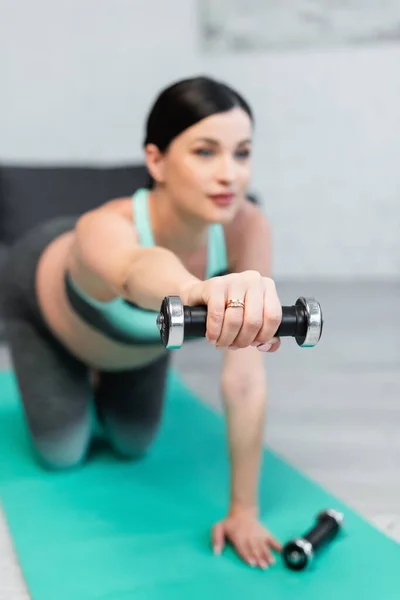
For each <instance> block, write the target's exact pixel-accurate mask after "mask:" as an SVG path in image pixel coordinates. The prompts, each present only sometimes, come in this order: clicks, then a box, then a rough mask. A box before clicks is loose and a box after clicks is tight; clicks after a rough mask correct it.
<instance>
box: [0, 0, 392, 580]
mask: <svg viewBox="0 0 400 600" xmlns="http://www.w3.org/2000/svg"><path fill="white" fill-rule="evenodd" d="M399 65H400V5H399V3H398V2H395V1H394V0H391V1H390V0H369V2H365V0H364V1H360V0H347V1H344V2H340V3H339V2H333V1H329V0H324V1H319V2H316V1H304V0H296V1H290V2H289V1H288V0H286V1H283V0H280V1H279V3H278V1H276V0H258V1H256V0H246V2H244V1H239V0H229V1H222V0H220V1H219V2H212V0H169V2H165V1H162V0H146V2H139V1H138V0H114V1H113V2H110V1H106V0H79V2H78V0H68V1H66V0H59V1H58V2H51V1H50V0H34V1H29V2H28V0H0V265H1V260H2V257H3V259H4V257H5V255H6V252H7V247H8V245H9V244H10V243H12V241H13V240H14V239H15V238H16V237H18V235H20V234H21V233H23V232H24V231H25V230H26V229H27V228H29V227H30V226H31V225H33V224H34V223H35V222H36V221H38V220H40V219H43V218H46V217H47V216H52V215H53V214H60V213H64V214H65V213H69V212H75V211H76V210H77V209H78V210H81V209H82V210H84V209H86V208H87V207H90V206H92V205H94V204H100V203H101V202H103V201H105V200H107V199H109V198H110V197H113V196H114V195H119V194H121V193H124V194H129V193H132V192H133V191H134V188H136V187H137V186H138V185H140V184H141V183H142V182H143V181H144V177H145V175H144V169H143V153H142V140H143V134H144V122H145V118H146V116H147V112H148V110H149V108H150V105H151V103H152V102H153V101H154V98H155V96H156V95H157V94H158V92H159V91H160V89H161V88H163V87H164V86H166V85H169V84H170V83H172V82H173V81H175V80H177V79H179V78H182V77H186V76H193V75H198V74H206V75H209V76H214V77H216V78H219V79H222V80H224V81H226V82H227V83H229V84H231V85H233V86H235V87H237V88H238V90H239V91H240V92H241V93H243V94H244V96H245V97H246V98H247V100H248V101H249V102H250V104H251V106H252V108H253V110H254V113H255V117H256V131H255V150H254V159H253V160H254V177H253V181H252V186H251V192H252V193H253V194H254V195H255V197H256V198H257V201H258V202H259V203H260V205H261V207H262V210H263V211H264V213H265V214H266V215H267V217H268V219H269V220H270V223H271V226H272V232H273V244H274V258H273V270H274V273H273V277H274V278H275V279H276V281H277V286H278V291H279V292H280V297H281V300H282V303H284V304H291V303H294V301H295V300H296V299H297V297H298V296H300V295H308V296H315V297H316V298H317V299H318V300H319V301H320V302H321V306H322V309H323V312H324V317H325V329H324V335H323V338H322V340H321V342H320V344H319V345H318V346H317V347H316V348H314V349H310V350H303V349H299V348H297V347H296V345H295V344H294V343H293V342H291V341H286V342H285V341H284V343H283V344H282V349H281V351H280V352H279V353H277V355H274V356H267V357H266V368H267V370H268V373H269V378H270V400H269V411H268V417H267V422H266V437H265V439H266V443H267V444H268V445H269V446H270V447H271V448H272V449H274V450H275V451H276V452H278V453H279V454H280V455H281V456H284V457H285V458H286V459H287V460H289V461H290V462H291V463H292V464H294V465H295V466H297V467H298V468H300V469H301V470H302V471H303V472H305V473H307V474H308V475H309V476H311V477H312V478H313V479H315V480H317V481H318V482H319V483H321V484H322V485H324V486H326V487H327V488H328V489H329V490H330V491H332V492H333V493H334V494H336V495H338V496H339V497H340V498H341V499H343V500H344V501H346V502H348V503H349V505H351V506H352V507H353V508H355V509H357V510H358V511H360V512H361V514H363V515H364V516H365V518H367V519H368V520H369V521H370V522H371V523H373V524H375V525H376V526H377V527H379V528H380V529H382V531H385V533H386V534H387V535H389V536H391V537H394V538H396V539H399V540H400V508H399V507H400V466H399V465H400V441H399V440H400V437H399V435H398V432H399V429H400V403H399V400H400V336H399V333H400V325H399V319H398V317H397V315H398V313H399V306H400V166H399V165H400V133H399V132H400V68H399ZM0 291H1V290H0ZM0 331H1V319H0ZM0 335H1V334H0ZM0 348H1V350H0V368H4V369H5V368H9V367H10V362H9V355H8V352H7V347H6V346H5V344H4V343H3V345H1V344H0ZM175 360H176V364H177V367H178V368H179V369H180V371H181V372H182V374H183V376H184V377H185V378H186V379H187V381H188V382H189V384H190V385H191V386H192V387H193V388H194V389H195V390H196V391H199V393H201V395H202V397H203V398H204V401H205V402H208V403H210V404H211V405H213V406H215V408H216V409H217V410H220V409H221V406H220V400H219V389H218V385H219V382H218V375H219V367H220V363H219V362H218V360H219V356H218V357H217V360H215V355H214V354H213V353H212V352H211V353H210V351H209V349H208V348H206V347H205V345H204V344H203V343H202V342H199V343H195V344H193V345H191V347H190V349H189V350H188V352H185V353H179V352H178V353H176V355H175ZM205 369H207V370H205ZM205 372H207V375H208V376H207V381H204V376H203V374H204V373H205ZM210 373H211V376H210ZM0 537H1V534H0ZM3 540H4V536H3ZM5 543H6V542H4V544H5ZM6 554H7V551H6V550H4V551H3V552H1V544H0V556H3V562H4V561H6V558H7V557H6ZM1 564H2V562H1V560H0V574H1V571H2V569H1ZM0 578H1V577H0Z"/></svg>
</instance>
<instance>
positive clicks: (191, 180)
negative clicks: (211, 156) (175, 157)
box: [173, 155, 210, 188]
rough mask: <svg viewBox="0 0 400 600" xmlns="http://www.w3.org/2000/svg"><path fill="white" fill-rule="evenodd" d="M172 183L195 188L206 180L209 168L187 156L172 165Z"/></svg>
mask: <svg viewBox="0 0 400 600" xmlns="http://www.w3.org/2000/svg"><path fill="white" fill-rule="evenodd" d="M173 171H174V177H173V179H174V183H175V185H176V183H177V182H178V181H179V185H180V186H185V187H186V188H188V187H191V188H195V187H198V186H201V185H202V184H203V183H204V182H206V181H207V180H208V179H209V177H210V175H209V169H207V168H206V166H205V165H202V164H201V162H200V161H199V160H198V159H197V158H196V157H193V156H190V155H189V156H187V157H185V158H184V159H183V160H182V159H180V161H179V162H178V163H177V164H176V165H174V169H173Z"/></svg>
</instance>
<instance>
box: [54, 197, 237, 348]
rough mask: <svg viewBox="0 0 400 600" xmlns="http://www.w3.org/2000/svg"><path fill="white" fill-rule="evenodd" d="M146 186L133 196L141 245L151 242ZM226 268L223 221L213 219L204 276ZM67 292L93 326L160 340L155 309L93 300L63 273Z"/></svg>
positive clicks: (124, 336) (124, 337) (134, 338)
mask: <svg viewBox="0 0 400 600" xmlns="http://www.w3.org/2000/svg"><path fill="white" fill-rule="evenodd" d="M148 196H149V190H147V189H144V188H141V189H139V190H138V191H137V192H136V193H135V194H134V195H133V196H132V202H133V210H134V215H135V227H136V229H137V231H138V233H139V238H140V243H141V245H142V246H143V247H151V246H154V238H153V233H152V230H151V223H150V218H149V210H148ZM227 272H228V260H227V253H226V245H225V237H224V231H223V228H222V225H220V224H219V223H214V224H212V225H210V228H209V243H208V259H207V270H206V279H210V278H211V277H215V276H217V275H224V274H226V273H227ZM65 286H66V292H67V295H68V298H69V301H70V302H71V305H72V307H73V308H74V310H75V311H76V312H77V313H78V314H79V315H80V316H81V317H82V318H83V319H84V320H85V321H86V322H87V323H89V324H90V325H91V326H92V327H94V328H95V329H97V330H98V331H100V332H102V333H103V334H105V335H107V336H109V337H110V338H112V339H114V340H116V341H118V342H122V343H125V344H134V345H137V344H139V345H141V344H160V345H161V343H162V342H161V338H160V332H159V330H158V327H157V323H156V319H157V316H158V312H156V311H152V310H145V309H143V308H140V307H139V306H137V305H135V304H133V303H131V302H129V301H127V300H125V299H124V298H121V297H117V298H114V299H113V300H110V301H108V302H103V301H100V300H96V299H94V298H92V297H90V296H89V295H88V294H86V293H85V292H84V291H83V290H82V289H81V288H80V287H79V286H78V285H77V284H76V283H75V282H74V281H73V280H72V278H71V276H70V275H69V274H68V273H66V275H65Z"/></svg>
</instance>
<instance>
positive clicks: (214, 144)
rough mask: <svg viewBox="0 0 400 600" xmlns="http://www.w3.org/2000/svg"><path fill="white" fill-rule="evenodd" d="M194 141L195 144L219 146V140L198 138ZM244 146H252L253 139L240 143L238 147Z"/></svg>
mask: <svg viewBox="0 0 400 600" xmlns="http://www.w3.org/2000/svg"><path fill="white" fill-rule="evenodd" d="M194 141H195V142H207V143H208V144H212V145H213V146H218V142H217V140H214V139H213V138H208V137H200V138H196V139H195V140H194ZM243 144H251V139H250V138H247V139H245V140H242V141H240V142H239V143H238V146H243Z"/></svg>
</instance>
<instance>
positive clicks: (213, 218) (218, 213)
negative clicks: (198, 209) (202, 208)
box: [207, 203, 239, 223]
mask: <svg viewBox="0 0 400 600" xmlns="http://www.w3.org/2000/svg"><path fill="white" fill-rule="evenodd" d="M238 210H239V206H238V205H237V203H232V204H230V205H228V206H216V205H214V206H212V208H211V210H209V211H207V212H208V216H209V218H208V220H209V221H210V222H212V223H230V221H232V219H233V218H234V217H235V215H236V213H237V212H238Z"/></svg>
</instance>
